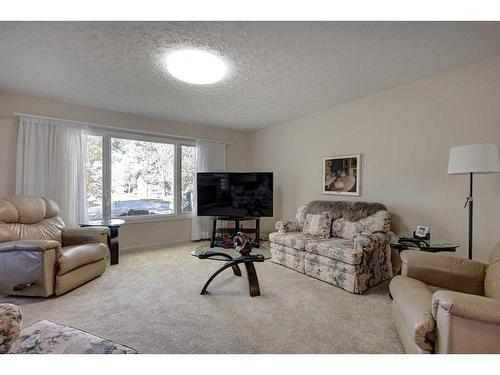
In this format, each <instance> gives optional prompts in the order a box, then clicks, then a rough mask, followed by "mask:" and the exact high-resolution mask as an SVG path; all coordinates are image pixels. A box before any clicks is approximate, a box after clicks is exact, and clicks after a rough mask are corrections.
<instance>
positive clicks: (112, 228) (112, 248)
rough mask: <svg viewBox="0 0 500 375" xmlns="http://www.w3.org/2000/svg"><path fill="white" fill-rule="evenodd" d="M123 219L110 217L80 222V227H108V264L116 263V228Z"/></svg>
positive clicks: (117, 253)
mask: <svg viewBox="0 0 500 375" xmlns="http://www.w3.org/2000/svg"><path fill="white" fill-rule="evenodd" d="M124 223H125V220H122V219H111V220H90V221H89V222H87V223H83V224H80V227H82V228H85V227H108V228H109V235H108V247H109V255H110V262H109V263H110V264H111V265H114V264H118V262H119V260H120V259H119V258H120V248H119V243H118V229H119V228H120V226H121V225H122V224H124Z"/></svg>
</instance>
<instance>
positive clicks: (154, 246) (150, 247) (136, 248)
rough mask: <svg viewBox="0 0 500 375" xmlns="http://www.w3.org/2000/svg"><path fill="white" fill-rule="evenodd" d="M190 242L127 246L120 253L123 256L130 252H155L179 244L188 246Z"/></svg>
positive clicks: (180, 241) (179, 241)
mask: <svg viewBox="0 0 500 375" xmlns="http://www.w3.org/2000/svg"><path fill="white" fill-rule="evenodd" d="M191 242H192V241H190V240H176V241H167V242H156V243H151V244H146V245H140V246H128V247H123V248H120V253H121V254H123V253H128V252H132V251H144V250H157V249H161V248H164V247H172V246H176V245H181V244H189V243H191Z"/></svg>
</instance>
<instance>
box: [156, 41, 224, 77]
mask: <svg viewBox="0 0 500 375" xmlns="http://www.w3.org/2000/svg"><path fill="white" fill-rule="evenodd" d="M166 67H167V70H168V72H169V73H170V74H171V75H173V76H174V77H175V78H177V79H179V80H181V81H184V82H187V83H192V84H195V85H209V84H211V83H215V82H219V81H220V80H221V79H222V78H223V77H224V75H225V74H226V64H225V62H224V60H223V59H221V58H220V57H218V56H215V55H214V54H212V53H209V52H205V51H201V50H196V49H183V50H178V51H174V52H171V53H169V54H168V55H167V56H166Z"/></svg>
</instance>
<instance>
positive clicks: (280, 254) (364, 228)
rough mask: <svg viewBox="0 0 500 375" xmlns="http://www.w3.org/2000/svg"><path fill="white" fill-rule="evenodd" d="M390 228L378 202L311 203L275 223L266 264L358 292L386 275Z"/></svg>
mask: <svg viewBox="0 0 500 375" xmlns="http://www.w3.org/2000/svg"><path fill="white" fill-rule="evenodd" d="M311 228H312V229H311ZM390 228H391V216H390V214H389V212H388V211H387V209H386V208H385V206H384V205H382V204H380V203H366V202H347V201H312V202H310V203H309V204H307V205H306V206H302V207H300V208H299V209H298V210H297V214H296V217H295V220H292V221H289V220H285V221H278V222H277V223H276V229H277V230H278V231H277V232H274V233H271V234H270V235H269V241H270V242H271V253H272V261H273V262H275V263H278V264H281V265H283V266H286V267H289V268H291V269H294V270H295V271H297V272H301V273H304V274H306V275H308V276H311V277H314V278H317V279H320V280H323V281H326V282H327V283H330V284H332V285H335V286H338V287H340V288H343V289H345V290H347V291H349V292H351V293H356V294H361V293H363V292H364V291H365V290H367V289H368V288H370V287H372V286H374V285H376V284H378V283H380V282H382V281H384V280H387V279H390V278H391V277H392V265H391V248H390V245H389V231H390ZM306 229H307V230H306ZM311 233H312V234H311ZM318 233H319V234H318Z"/></svg>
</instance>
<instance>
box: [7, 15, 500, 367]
mask: <svg viewBox="0 0 500 375" xmlns="http://www.w3.org/2000/svg"><path fill="white" fill-rule="evenodd" d="M384 14H385V13H384ZM490 14H494V12H492V13H490ZM172 17H173V16H172ZM35 19H36V20H37V21H34V20H33V19H32V20H30V21H25V22H19V21H20V20H22V18H20V16H13V18H12V19H11V20H7V19H6V20H2V21H0V52H1V55H2V58H1V59H0V150H1V160H2V163H0V176H1V178H0V339H1V340H0V353H12V354H28V353H52V354H83V353H88V354H100V353H114V354H128V353H138V354H191V355H194V354H337V355H340V354H403V353H407V354H416V353H420V354H430V355H429V356H423V358H425V357H432V356H431V354H445V353H449V354H452V353H453V354H469V355H471V354H496V355H492V356H490V357H489V358H491V360H493V361H496V362H495V363H498V362H497V361H498V358H499V357H498V354H499V353H500V344H499V343H500V235H499V234H498V228H499V227H500V216H499V215H498V212H500V199H499V198H500V196H499V194H500V174H499V173H500V161H499V158H498V150H497V148H498V145H499V144H500V125H499V119H500V106H498V103H497V102H498V97H500V22H497V21H495V20H494V19H491V17H489V18H488V19H489V20H488V21H484V20H483V18H481V17H477V16H476V18H472V19H467V18H464V17H457V18H456V19H454V20H453V22H445V21H448V20H449V19H447V18H446V19H445V18H442V21H441V18H439V16H438V19H436V17H432V16H429V20H432V21H437V22H428V21H425V17H420V18H418V19H415V20H414V21H408V22H402V21H403V20H405V21H406V20H408V19H409V18H408V17H406V16H405V14H403V15H402V16H401V15H400V17H398V16H395V17H394V20H393V21H392V20H391V21H380V22H375V21H376V20H378V19H380V17H373V18H363V19H362V20H361V19H359V20H356V21H357V22H352V21H355V20H353V19H352V18H348V19H345V20H343V21H342V20H341V19H337V18H334V17H332V19H335V20H328V21H325V22H318V21H319V20H320V19H321V20H323V21H324V19H323V18H322V17H319V19H318V21H314V19H315V18H312V19H311V18H309V17H306V18H305V19H307V21H306V20H304V21H302V22H297V18H296V16H291V17H290V18H289V19H286V18H285V19H283V20H282V21H284V22H276V21H275V18H273V20H262V21H255V20H256V19H260V18H259V17H256V16H255V15H254V16H253V17H250V19H248V20H247V21H248V22H241V21H244V20H245V18H244V17H242V16H234V15H230V16H228V18H227V20H228V21H229V22H226V21H213V19H214V17H210V16H207V17H206V18H205V19H198V18H196V17H194V16H193V17H192V18H189V19H192V21H186V17H185V16H184V17H183V16H180V18H179V19H178V20H176V19H175V18H170V17H168V20H156V21H154V22H152V20H154V19H156V18H155V17H151V16H149V17H148V16H145V17H139V19H144V20H142V21H139V20H137V21H125V20H127V19H137V18H136V17H130V16H129V17H124V18H122V19H123V21H120V22H108V21H105V20H102V19H101V18H100V17H98V18H97V19H99V21H98V20H96V21H88V20H89V19H93V18H92V17H87V18H85V17H84V18H78V17H77V18H75V17H68V15H64V14H63V15H62V16H61V17H59V18H58V19H59V21H54V20H53V19H54V18H52V17H48V20H51V21H49V22H39V21H40V20H43V17H42V18H40V17H36V18H35ZM108 19H110V18H108ZM113 19H116V18H113ZM217 19H220V18H218V17H217ZM266 19H268V18H267V17H266ZM384 19H392V17H388V18H387V17H385V18H384ZM69 20H79V21H83V22H74V21H69ZM236 20H238V21H236ZM276 20H278V18H276ZM370 20H372V21H370ZM199 21H206V22H199ZM398 21H399V22H398ZM230 268H231V269H230ZM368 312H369V313H368ZM6 357H24V356H2V359H0V362H2V360H3V358H6ZM103 357H104V356H103ZM110 357H114V356H110ZM115 357H117V358H121V356H115ZM134 357H141V356H134ZM341 357H342V356H334V357H333V359H332V361H337V359H338V358H341ZM441 357H446V358H448V359H443V360H441V364H442V365H443V366H451V365H454V364H455V365H456V363H454V362H455V361H453V360H452V359H449V358H453V357H451V356H441ZM78 358H80V357H78ZM169 358H171V357H167V359H166V360H167V361H168V360H169ZM202 358H203V357H202ZM224 358H230V357H227V356H224V357H222V359H221V362H223V361H224ZM252 358H253V357H252ZM361 358H362V357H360V359H361ZM467 358H470V359H471V361H474V360H475V359H474V358H477V357H474V356H467ZM198 360H200V358H198ZM303 360H304V362H303V364H304V365H305V364H307V359H306V358H303ZM344 360H345V361H347V362H342V363H348V362H349V361H350V359H349V357H344ZM100 361H102V360H100ZM277 361H278V362H276V363H275V365H278V366H279V359H277ZM416 361H420V359H417V360H416ZM365 362H366V363H365ZM82 363H85V360H82ZM196 363H198V364H199V363H200V362H196ZM360 363H363V365H368V366H369V361H362V360H360ZM470 363H475V362H470ZM444 368H450V367H444ZM218 373H220V372H218Z"/></svg>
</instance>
